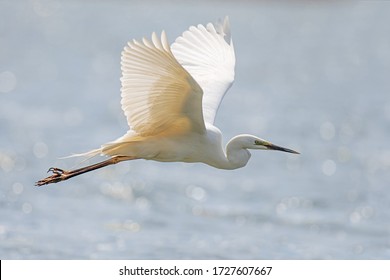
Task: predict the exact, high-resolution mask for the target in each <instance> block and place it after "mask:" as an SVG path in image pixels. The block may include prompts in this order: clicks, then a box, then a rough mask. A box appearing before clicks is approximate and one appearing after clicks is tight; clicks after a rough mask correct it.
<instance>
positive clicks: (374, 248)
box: [0, 0, 390, 259]
mask: <svg viewBox="0 0 390 280" xmlns="http://www.w3.org/2000/svg"><path fill="white" fill-rule="evenodd" d="M225 15H229V17H230V22H231V27H232V36H233V40H234V45H235V50H236V59H237V63H236V82H235V84H234V85H233V87H232V88H231V90H230V92H229V93H228V95H227V96H226V97H225V99H224V101H223V103H222V105H221V107H220V110H219V113H218V116H217V121H216V124H217V126H218V127H219V128H220V129H221V130H222V131H223V133H224V142H225V143H226V142H227V141H228V140H229V139H230V138H231V137H233V136H234V135H236V134H239V133H250V134H255V135H259V136H260V137H262V138H264V139H267V140H269V141H271V142H274V143H275V144H278V145H281V146H285V147H289V148H292V149H296V150H298V151H300V152H301V155H291V154H286V153H280V152H266V151H253V152H252V158H251V160H250V162H249V163H248V165H247V166H246V167H245V168H242V169H238V170H234V171H223V170H217V169H214V168H211V167H209V166H204V165H201V164H184V163H158V162H152V161H134V162H129V163H122V164H119V165H117V166H111V167H107V168H105V169H103V170H99V171H96V172H94V173H90V174H85V175H83V176H80V177H77V178H74V179H72V180H69V181H66V182H63V183H60V184H55V185H50V186H47V187H42V188H37V187H34V182H35V181H37V180H39V179H41V178H43V177H45V176H46V173H45V172H46V170H47V169H48V168H49V167H51V166H56V167H61V168H65V169H68V168H73V167H75V166H79V165H77V164H78V163H79V161H78V160H75V159H65V160H61V159H59V158H60V157H63V156H67V155H70V154H72V153H79V152H84V151H88V150H91V149H93V148H96V147H99V145H100V144H103V143H106V142H109V141H111V140H114V139H116V138H117V137H119V136H121V135H122V134H124V132H125V131H126V130H127V123H126V120H125V117H124V116H123V113H122V111H121V108H120V91H119V89H120V83H119V77H120V67H119V62H120V52H121V50H122V48H123V46H124V45H125V44H126V42H127V41H128V40H130V39H132V38H141V37H142V36H149V34H151V32H152V31H157V32H160V31H161V30H162V29H164V30H165V31H166V32H167V34H168V38H169V40H170V41H171V42H172V41H173V40H174V39H175V38H176V37H177V36H179V35H180V34H181V33H182V32H183V31H185V30H186V29H187V28H188V27H189V26H190V25H194V24H198V23H203V24H206V23H208V22H210V21H215V20H217V19H218V18H222V17H224V16H225ZM0 62H1V63H0V132H1V136H0V259H389V258H390V189H389V187H390V145H389V143H390V142H389V139H390V79H389V78H390V3H389V2H387V1H372V2H371V1H361V2H353V3H342V4H340V3H339V4H337V3H333V2H330V3H327V2H326V1H323V2H322V3H320V4H313V3H311V2H310V1H302V2H300V1H293V2H291V3H289V4H288V3H279V4H269V3H267V2H266V1H264V2H263V1H260V2H256V1H243V2H242V1H240V3H234V2H232V1H227V2H226V1H205V2H202V1H196V2H192V3H191V2H186V4H183V3H180V2H179V1H173V2H164V1H142V3H138V4H135V3H133V4H132V3H128V2H127V1H66V2H65V1H40V0H35V1H4V0H3V1H0Z"/></svg>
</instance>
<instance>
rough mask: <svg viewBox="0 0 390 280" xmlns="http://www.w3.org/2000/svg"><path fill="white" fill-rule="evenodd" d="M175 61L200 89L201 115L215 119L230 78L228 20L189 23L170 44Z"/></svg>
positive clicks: (232, 60)
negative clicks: (187, 27)
mask: <svg viewBox="0 0 390 280" xmlns="http://www.w3.org/2000/svg"><path fill="white" fill-rule="evenodd" d="M171 49H172V53H173V54H174V56H175V57H176V59H177V60H178V61H179V63H180V64H181V65H182V66H183V67H184V68H185V69H186V70H187V71H188V72H189V73H190V74H191V76H192V77H193V78H194V79H195V80H196V81H197V83H198V84H199V85H200V87H201V88H202V90H203V117H204V120H205V121H206V122H208V123H210V124H213V123H214V121H215V115H216V113H217V110H218V107H219V105H220V103H221V101H222V99H223V97H224V95H225V93H226V92H227V90H228V89H229V88H230V87H231V85H232V83H233V81H234V67H235V55H234V47H233V42H232V40H231V36H230V27H229V20H228V18H227V17H226V18H225V20H224V21H223V22H218V23H216V24H215V25H214V24H212V23H209V24H207V25H206V27H205V26H203V25H201V24H200V25H198V26H197V27H195V26H191V27H190V28H189V30H187V31H185V32H184V33H183V34H182V35H181V36H180V37H178V38H177V39H176V41H175V42H174V43H173V44H172V46H171Z"/></svg>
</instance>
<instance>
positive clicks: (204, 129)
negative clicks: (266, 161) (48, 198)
mask: <svg viewBox="0 0 390 280" xmlns="http://www.w3.org/2000/svg"><path fill="white" fill-rule="evenodd" d="M234 67H235V55H234V47H233V42H232V38H231V34H230V27H229V20H228V18H227V17H226V18H225V19H224V21H219V22H218V23H216V24H211V23H209V24H207V25H206V26H203V25H201V24H200V25H198V26H196V27H195V26H191V27H190V28H189V30H187V31H185V32H184V33H183V34H182V36H180V37H178V38H177V39H176V41H175V42H174V43H173V44H172V46H170V45H169V43H168V39H167V36H166V34H165V32H164V31H163V32H162V33H161V37H158V36H157V35H156V33H153V34H152V36H151V40H148V39H145V38H144V39H142V40H141V41H136V40H133V41H132V42H129V43H128V45H127V46H126V47H125V48H124V50H123V52H122V59H121V69H122V78H121V84H122V87H121V96H122V100H121V104H122V109H123V111H124V114H125V116H126V118H127V122H128V124H129V131H128V132H127V133H126V134H125V135H124V136H122V137H120V138H118V139H117V140H115V141H113V142H110V143H107V144H104V145H102V147H101V148H98V149H95V150H92V151H90V152H87V153H84V154H79V155H81V156H94V155H97V154H102V155H106V156H109V157H110V158H109V159H108V160H106V161H103V162H100V163H97V164H94V165H90V166H86V167H83V168H80V169H76V170H72V171H64V170H62V169H59V168H51V169H49V170H50V171H52V172H53V173H54V174H53V175H51V176H49V177H47V178H45V179H43V180H40V181H38V182H37V185H38V186H41V185H45V184H50V183H55V182H59V181H63V180H67V179H69V178H71V177H74V176H77V175H80V174H83V173H85V172H89V171H92V170H95V169H98V168H101V167H104V166H107V165H110V164H115V163H118V162H121V161H125V160H133V159H149V160H157V161H182V162H203V163H206V164H208V165H211V166H214V167H217V168H223V169H235V168H240V167H243V166H245V165H246V163H247V162H248V160H249V158H250V153H249V151H248V149H268V150H280V151H284V152H290V153H297V152H295V151H293V150H290V149H286V148H282V147H280V146H276V145H274V144H271V143H270V142H267V141H265V140H262V139H261V138H258V137H256V136H252V135H247V134H243V135H238V136H236V137H233V138H232V139H231V140H230V141H229V142H228V144H227V145H226V148H225V149H224V148H223V145H222V134H221V132H220V130H219V129H218V128H217V127H215V126H214V122H215V117H216V113H217V110H218V108H219V105H220V103H221V101H222V99H223V97H224V95H225V93H226V92H227V90H228V89H229V88H230V87H231V85H232V83H233V81H234ZM237 113H238V112H237Z"/></svg>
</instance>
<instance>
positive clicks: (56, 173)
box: [35, 167, 68, 187]
mask: <svg viewBox="0 0 390 280" xmlns="http://www.w3.org/2000/svg"><path fill="white" fill-rule="evenodd" d="M47 172H52V173H53V175H51V176H49V177H46V178H45V179H42V180H39V181H38V182H36V183H35V186H38V187H40V186H43V185H48V184H52V183H58V182H61V181H64V180H66V179H68V171H65V170H62V169H60V168H56V167H51V168H50V169H49V170H48V171H47Z"/></svg>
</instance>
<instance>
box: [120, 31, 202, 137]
mask: <svg viewBox="0 0 390 280" xmlns="http://www.w3.org/2000/svg"><path fill="white" fill-rule="evenodd" d="M121 69H122V78H121V83H122V88H121V96H122V100H121V104H122V109H123V111H124V113H125V115H126V117H127V122H128V124H129V126H130V129H131V130H133V131H135V132H136V133H137V134H138V135H141V136H153V135H159V134H164V135H172V134H183V133H188V132H191V131H194V132H198V133H204V131H205V125H204V120H203V114H202V95H203V92H202V89H201V88H200V86H199V85H198V83H197V82H196V81H195V80H194V79H193V78H192V77H191V75H190V74H189V73H188V72H187V71H186V70H185V69H184V68H183V67H182V66H181V65H180V64H179V63H178V62H177V60H176V58H175V57H174V56H173V55H172V52H171V49H170V47H169V43H168V40H167V37H166V35H165V32H164V31H163V32H162V33H161V39H160V38H158V37H157V35H156V34H155V33H153V34H152V41H149V40H147V39H145V38H144V39H143V40H142V42H138V41H136V40H134V41H133V42H129V43H128V45H127V46H126V47H125V48H124V50H123V52H122V60H121Z"/></svg>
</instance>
